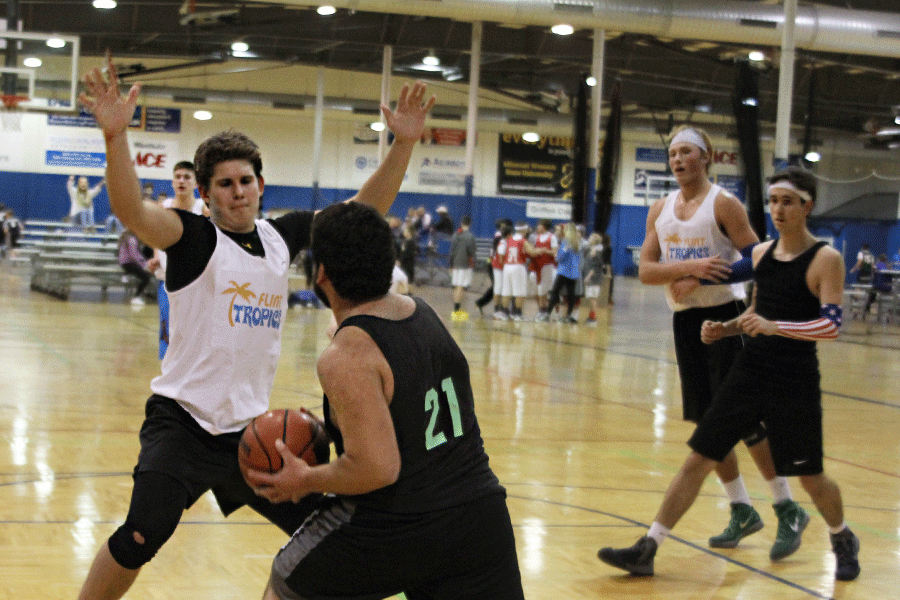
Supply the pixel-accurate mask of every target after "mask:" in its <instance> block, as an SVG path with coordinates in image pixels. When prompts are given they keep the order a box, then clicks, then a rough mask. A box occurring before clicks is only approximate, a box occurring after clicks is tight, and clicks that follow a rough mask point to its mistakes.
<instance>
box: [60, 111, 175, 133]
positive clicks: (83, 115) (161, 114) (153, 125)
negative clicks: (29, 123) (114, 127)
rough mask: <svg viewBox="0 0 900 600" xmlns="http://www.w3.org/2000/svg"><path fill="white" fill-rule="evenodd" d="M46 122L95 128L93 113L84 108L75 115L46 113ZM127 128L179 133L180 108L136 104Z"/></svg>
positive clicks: (62, 125)
mask: <svg viewBox="0 0 900 600" xmlns="http://www.w3.org/2000/svg"><path fill="white" fill-rule="evenodd" d="M47 124H48V125H50V126H51V127H86V128H90V129H96V128H97V121H95V120H94V115H92V114H91V113H89V112H87V111H85V110H82V111H81V112H79V113H78V114H77V115H66V114H52V113H51V114H48V115H47ZM128 128H129V129H133V130H137V131H147V132H151V133H181V109H180V108H161V107H158V106H138V107H136V108H135V109H134V116H132V118H131V123H129V124H128Z"/></svg>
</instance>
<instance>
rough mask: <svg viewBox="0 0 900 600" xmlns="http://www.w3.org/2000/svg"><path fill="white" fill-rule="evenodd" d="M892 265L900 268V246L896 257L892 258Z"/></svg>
mask: <svg viewBox="0 0 900 600" xmlns="http://www.w3.org/2000/svg"><path fill="white" fill-rule="evenodd" d="M891 267H892V268H893V269H900V248H897V253H896V254H894V257H893V258H892V259H891Z"/></svg>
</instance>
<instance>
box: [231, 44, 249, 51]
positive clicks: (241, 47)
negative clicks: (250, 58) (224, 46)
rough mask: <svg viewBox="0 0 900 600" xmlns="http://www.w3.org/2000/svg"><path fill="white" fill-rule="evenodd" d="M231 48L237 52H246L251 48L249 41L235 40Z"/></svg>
mask: <svg viewBox="0 0 900 600" xmlns="http://www.w3.org/2000/svg"><path fill="white" fill-rule="evenodd" d="M231 49H232V50H234V51H235V52H246V51H247V50H249V49H250V46H249V45H248V44H247V42H235V43H233V44H232V45H231Z"/></svg>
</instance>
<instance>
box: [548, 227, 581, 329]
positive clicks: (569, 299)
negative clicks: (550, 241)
mask: <svg viewBox="0 0 900 600" xmlns="http://www.w3.org/2000/svg"><path fill="white" fill-rule="evenodd" d="M560 227H562V231H563V235H562V236H561V239H560V242H559V248H558V249H557V251H556V265H557V266H556V279H555V280H554V281H553V289H551V290H550V304H549V306H548V307H547V314H546V315H545V317H544V318H542V319H541V320H542V321H547V320H549V318H550V315H551V314H552V313H553V309H554V308H556V305H557V304H559V300H560V293H561V292H562V289H563V288H566V307H567V310H566V316H565V317H563V318H562V319H560V321H562V322H563V323H576V322H577V321H576V320H575V317H573V316H572V311H574V310H575V287H576V284H577V283H578V280H579V279H581V252H580V249H581V235H579V233H578V228H577V227H576V225H575V223H566V224H565V225H560Z"/></svg>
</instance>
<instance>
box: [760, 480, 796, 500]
mask: <svg viewBox="0 0 900 600" xmlns="http://www.w3.org/2000/svg"><path fill="white" fill-rule="evenodd" d="M766 483H768V484H769V489H770V490H772V498H774V499H775V504H781V503H782V502H784V501H785V500H793V499H794V497H793V496H791V486H790V485H788V480H787V477H780V476H778V477H774V478H772V479H770V480H769V481H767V482H766Z"/></svg>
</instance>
